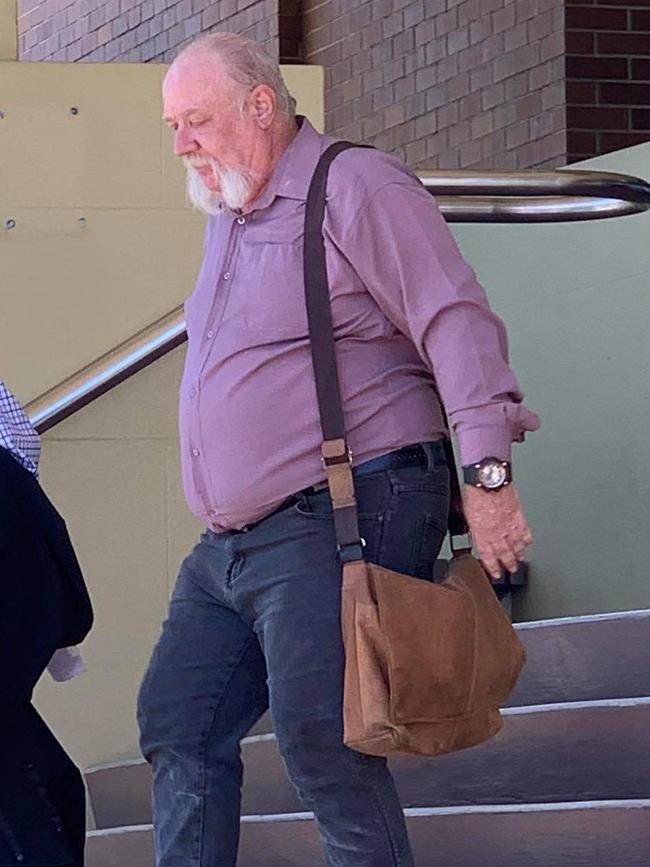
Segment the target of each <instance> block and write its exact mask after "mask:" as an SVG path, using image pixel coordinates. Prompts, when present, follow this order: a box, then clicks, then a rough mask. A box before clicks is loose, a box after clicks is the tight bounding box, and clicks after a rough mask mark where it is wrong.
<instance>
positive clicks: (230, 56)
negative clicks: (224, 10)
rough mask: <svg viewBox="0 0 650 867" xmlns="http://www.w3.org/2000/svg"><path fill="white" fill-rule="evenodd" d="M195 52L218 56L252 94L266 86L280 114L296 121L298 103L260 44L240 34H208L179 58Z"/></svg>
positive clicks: (229, 72)
mask: <svg viewBox="0 0 650 867" xmlns="http://www.w3.org/2000/svg"><path fill="white" fill-rule="evenodd" d="M194 52H206V53H207V54H215V55H216V56H217V57H218V58H219V59H220V60H221V61H222V62H223V65H224V69H225V70H226V72H227V74H228V75H229V76H230V77H231V78H232V80H233V81H235V82H237V84H241V85H242V87H244V88H246V89H247V90H248V91H249V92H250V91H251V90H253V88H255V87H257V86H258V85H260V84H265V85H267V86H268V87H270V88H271V90H273V92H274V93H275V99H276V105H277V109H278V112H279V114H281V115H282V116H283V117H284V118H286V119H287V120H293V119H294V118H295V116H296V100H295V99H294V98H293V96H292V95H291V94H290V93H289V90H288V88H287V85H286V84H285V82H284V79H283V78H282V73H281V72H280V66H279V64H278V63H277V61H276V60H274V59H273V58H272V57H271V56H270V55H269V54H267V52H266V51H265V50H264V49H263V48H262V46H261V45H259V44H258V43H257V42H253V40H252V39H248V38H247V37H246V36H240V35H239V34H238V33H209V34H208V35H207V36H199V37H198V39H195V40H194V41H193V42H190V44H189V45H187V46H186V47H185V48H183V50H182V51H181V53H180V54H179V55H178V57H182V56H183V55H185V54H189V53H192V54H193V53H194ZM177 59H178V58H177Z"/></svg>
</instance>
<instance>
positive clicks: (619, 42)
mask: <svg viewBox="0 0 650 867" xmlns="http://www.w3.org/2000/svg"><path fill="white" fill-rule="evenodd" d="M596 49H597V52H598V54H622V55H629V54H642V55H645V54H650V39H649V38H648V35H647V33H597V34H596Z"/></svg>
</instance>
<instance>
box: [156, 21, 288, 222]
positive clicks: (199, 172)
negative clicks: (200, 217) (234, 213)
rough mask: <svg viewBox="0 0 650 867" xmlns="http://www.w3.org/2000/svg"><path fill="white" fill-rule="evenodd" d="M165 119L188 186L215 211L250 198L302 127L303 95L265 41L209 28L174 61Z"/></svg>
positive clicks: (202, 205)
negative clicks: (298, 112)
mask: <svg viewBox="0 0 650 867" xmlns="http://www.w3.org/2000/svg"><path fill="white" fill-rule="evenodd" d="M163 101H164V109H165V112H164V113H165V119H166V120H167V122H168V123H169V125H170V126H171V127H172V128H173V129H174V130H175V132H176V139H175V152H176V154H177V155H178V156H181V157H183V158H184V162H185V165H186V167H187V169H188V193H189V196H190V199H191V201H192V202H193V204H195V205H196V206H197V207H199V208H201V209H202V210H204V211H207V212H208V213H215V212H216V211H217V210H218V208H219V203H220V202H221V201H223V202H224V203H225V204H226V205H227V206H228V207H230V208H232V209H241V208H244V207H245V206H246V205H249V204H250V203H251V202H252V201H253V200H254V199H255V198H256V197H257V196H258V195H259V193H260V192H261V190H262V189H263V188H264V187H265V186H266V184H267V182H268V180H269V178H270V176H271V173H272V171H273V168H274V166H275V164H276V162H277V160H278V159H279V157H280V155H281V154H282V152H283V151H284V149H285V148H286V147H287V145H288V144H289V142H290V141H291V139H292V138H293V136H294V135H295V133H296V120H295V101H294V100H293V97H291V95H290V94H289V92H288V90H287V88H286V85H285V84H284V81H283V80H282V76H281V74H280V69H279V67H278V65H277V63H276V62H275V61H273V60H272V59H271V58H270V57H269V56H268V55H267V54H266V53H265V52H264V51H263V49H262V48H260V46H258V45H256V44H255V43H254V42H252V41H251V40H250V39H246V38H245V37H243V36H237V35H235V34H231V33H214V34H210V35H209V36H203V37H201V38H199V39H197V40H195V41H194V42H192V43H191V44H190V45H189V46H187V48H185V49H184V50H183V51H182V52H181V53H180V54H179V55H178V57H177V58H176V60H175V61H174V62H173V64H172V65H171V67H170V68H169V71H168V72H167V75H166V76H165V81H164V84H163Z"/></svg>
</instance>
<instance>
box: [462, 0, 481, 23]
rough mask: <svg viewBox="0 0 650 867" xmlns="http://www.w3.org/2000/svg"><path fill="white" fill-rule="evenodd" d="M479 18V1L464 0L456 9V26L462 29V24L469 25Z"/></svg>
mask: <svg viewBox="0 0 650 867" xmlns="http://www.w3.org/2000/svg"><path fill="white" fill-rule="evenodd" d="M480 17H481V4H480V2H479V0H465V2H464V3H461V4H460V5H459V7H458V24H459V25H460V26H461V27H462V26H463V25H464V24H471V23H472V22H473V21H478V20H479V19H480Z"/></svg>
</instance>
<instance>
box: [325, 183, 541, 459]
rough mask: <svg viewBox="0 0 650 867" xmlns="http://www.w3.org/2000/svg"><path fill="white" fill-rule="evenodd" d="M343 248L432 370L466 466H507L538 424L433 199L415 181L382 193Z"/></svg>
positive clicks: (366, 206)
mask: <svg viewBox="0 0 650 867" xmlns="http://www.w3.org/2000/svg"><path fill="white" fill-rule="evenodd" d="M340 246H341V248H342V252H343V253H344V254H345V256H346V257H347V258H348V259H349V261H350V262H351V264H352V265H353V267H354V268H355V270H356V271H357V273H358V274H359V276H360V277H361V279H362V280H363V281H364V283H365V285H366V287H367V289H368V291H369V292H370V294H371V295H372V296H373V298H374V299H375V301H376V303H377V304H378V305H379V307H380V308H381V310H382V311H383V312H384V314H385V315H386V316H387V317H388V319H390V321H391V322H392V323H393V324H394V325H395V326H396V327H397V328H398V329H399V330H400V331H401V332H403V333H404V334H406V335H408V336H409V337H410V338H411V340H412V341H413V343H414V344H415V346H416V347H417V349H418V352H419V353H420V355H421V357H422V358H423V359H424V360H425V361H426V363H427V364H428V365H429V366H430V368H431V370H432V372H433V374H434V377H435V380H436V383H437V386H438V390H439V392H440V395H441V397H442V400H443V402H444V404H445V409H446V411H447V415H448V418H449V422H450V424H451V426H452V427H453V429H454V431H455V433H456V436H457V439H458V443H459V447H460V452H461V460H462V462H463V463H464V464H467V463H472V462H473V461H478V460H480V459H481V458H484V457H487V456H495V457H498V458H500V459H502V460H509V459H510V453H511V443H512V442H515V441H517V442H521V441H522V440H523V439H524V435H525V433H526V432H527V431H533V430H536V429H537V428H538V427H539V419H538V417H537V415H536V414H535V413H533V412H531V411H530V410H528V409H526V407H525V406H524V405H523V403H522V400H523V394H522V392H521V389H520V388H519V384H518V383H517V380H516V378H515V375H514V373H513V372H512V370H511V369H510V367H509V364H508V342H507V336H506V331H505V327H504V325H503V322H502V321H501V320H500V319H499V317H498V316H496V315H495V313H494V312H493V311H492V310H491V309H490V305H489V303H488V300H487V297H486V295H485V292H484V290H483V288H482V287H481V285H480V284H479V282H478V280H477V278H476V274H475V273H474V271H473V270H472V268H471V267H470V266H469V265H468V264H467V262H465V260H464V259H463V257H462V256H461V254H460V251H459V249H458V246H457V244H456V242H455V240H454V238H453V236H452V234H451V232H450V231H449V228H448V227H447V224H446V222H445V220H444V218H443V217H442V215H441V213H440V211H439V209H438V207H437V206H436V204H435V201H434V200H433V198H432V197H431V195H430V194H429V193H428V192H427V191H426V190H425V189H424V188H423V187H422V186H420V185H419V183H418V182H417V181H416V180H415V179H413V180H412V182H411V181H410V180H408V179H406V180H405V181H403V182H399V183H387V184H385V185H384V186H382V187H380V188H379V189H377V190H376V191H375V192H373V193H372V194H370V195H369V196H368V197H367V199H366V201H365V202H364V203H363V205H362V206H361V207H360V208H359V210H358V211H357V212H356V215H355V217H354V220H353V221H352V222H351V223H350V224H349V225H348V227H347V230H346V232H345V235H344V236H343V237H342V238H341V239H340Z"/></svg>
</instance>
